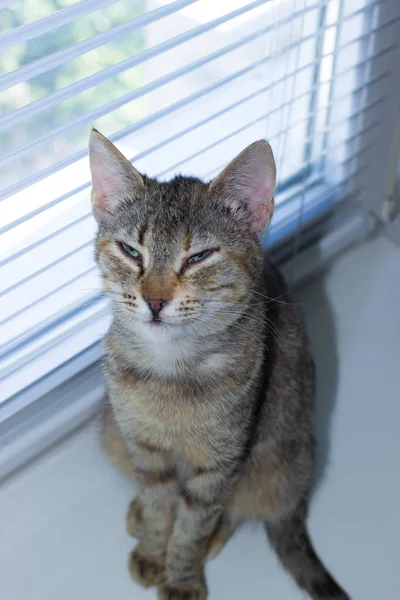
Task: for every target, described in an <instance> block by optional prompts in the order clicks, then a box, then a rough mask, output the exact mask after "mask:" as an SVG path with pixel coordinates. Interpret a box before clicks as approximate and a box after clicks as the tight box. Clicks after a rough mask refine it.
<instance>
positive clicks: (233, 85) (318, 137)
mask: <svg viewBox="0 0 400 600" xmlns="http://www.w3.org/2000/svg"><path fill="white" fill-rule="evenodd" d="M383 3H384V0H380V1H378V0H352V1H351V2H350V1H349V0H258V1H253V2H247V1H245V0H219V1H218V2H215V1H214V0H176V1H174V2H171V1H166V0H80V1H79V0H36V2H35V3H34V4H33V3H31V2H29V1H28V0H25V1H23V0H20V1H19V2H15V3H13V2H9V3H7V2H6V3H4V2H3V3H2V4H1V5H0V10H1V15H0V22H1V26H2V29H3V31H2V35H1V37H0V49H1V51H2V58H1V75H0V90H1V99H0V106H1V117H0V142H1V146H0V147H1V152H0V269H1V271H0V272H1V289H0V340H1V355H0V386H1V396H0V420H1V419H3V418H6V417H7V416H9V415H11V414H13V413H15V412H16V411H18V410H19V409H20V408H22V407H24V406H25V405H26V404H27V403H29V402H31V401H32V400H34V399H35V398H36V397H37V396H38V395H40V394H42V393H43V392H45V391H48V389H49V386H52V385H53V386H54V385H55V384H57V383H59V382H60V378H61V379H62V378H67V377H69V376H70V375H71V374H73V373H75V372H76V371H77V370H79V369H82V368H84V367H85V366H87V365H88V364H90V363H91V362H93V361H94V360H97V359H98V358H99V357H100V356H101V354H102V347H101V339H102V338H103V336H104V333H105V331H106V328H107V325H108V323H109V318H110V317H109V310H108V306H107V303H106V301H105V299H104V298H103V297H102V294H101V289H100V281H99V276H98V273H97V269H96V266H95V265H94V262H93V248H92V245H93V244H92V242H93V236H94V233H95V223H94V220H93V218H92V217H91V215H90V201H89V191H90V178H89V168H88V161H87V148H86V146H87V138H88V133H89V131H90V128H91V127H92V126H93V125H95V126H96V127H97V128H98V129H99V130H100V131H101V132H102V133H104V134H105V135H106V136H108V137H109V138H110V139H111V140H112V141H113V142H114V143H116V144H117V146H118V147H119V148H120V149H121V151H122V152H123V153H124V154H125V155H126V156H127V157H128V158H129V159H130V160H131V161H132V162H133V163H134V164H135V166H136V167H137V168H138V169H139V170H142V171H144V172H146V173H147V174H149V175H151V176H157V177H160V178H161V179H168V178H169V177H171V176H172V175H174V174H175V173H177V172H182V173H186V174H191V175H193V174H194V175H198V176H200V177H203V178H205V179H206V180H210V179H212V177H214V176H215V175H216V174H217V173H218V171H220V170H221V169H222V168H223V167H224V166H225V165H226V164H227V162H229V160H230V159H232V158H233V157H234V156H235V155H236V154H237V153H238V152H239V151H240V150H241V149H243V148H244V147H245V146H246V145H247V144H248V143H251V142H252V141H254V140H256V139H259V138H261V137H265V138H267V139H268V140H269V141H270V143H271V145H272V148H273V150H274V153H275V157H276V162H277V168H278V178H279V183H278V188H277V195H276V205H277V209H276V214H275V217H274V220H273V223H272V225H271V227H270V229H269V231H268V232H267V233H266V236H265V240H264V243H265V244H266V245H270V246H271V245H274V244H276V243H278V242H282V240H286V239H289V238H290V239H292V242H291V244H292V249H293V252H295V251H296V248H298V247H299V243H300V238H301V236H302V235H303V230H304V228H305V227H306V225H307V224H308V223H310V222H311V221H312V220H313V219H315V218H317V217H318V218H319V217H320V216H321V215H323V214H325V213H327V211H329V210H332V206H333V205H336V203H337V202H338V201H340V200H342V201H343V200H345V199H348V198H351V197H353V196H354V195H355V194H356V193H357V189H356V182H357V175H358V174H359V173H360V172H361V171H362V169H363V168H367V167H365V166H363V165H362V160H361V158H362V157H363V156H366V155H367V154H368V150H369V146H368V143H366V142H365V140H368V133H369V132H371V131H374V130H376V128H377V127H379V122H378V121H377V120H376V119H375V117H374V115H375V112H374V111H375V109H376V108H377V107H380V106H382V103H384V101H385V98H384V95H382V92H381V89H382V86H381V84H382V81H383V80H385V78H388V77H390V71H389V70H388V69H387V66H386V62H385V57H386V56H387V55H388V54H389V53H390V52H391V50H392V49H393V48H394V47H395V46H396V43H397V42H396V39H395V37H393V35H392V29H391V28H393V24H394V23H395V22H396V19H394V18H393V17H390V18H388V19H386V20H382V19H380V14H381V13H380V11H381V7H382V4H383ZM1 7H3V8H1ZM396 18H397V20H398V17H396ZM387 32H389V34H387ZM383 33H384V35H383ZM377 40H378V41H379V43H377ZM382 40H383V42H382ZM373 61H374V62H373ZM372 64H374V69H373V70H372V69H371V65H372ZM375 65H377V68H375ZM371 115H372V116H373V118H370V116H371ZM293 236H294V237H293Z"/></svg>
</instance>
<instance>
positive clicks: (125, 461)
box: [101, 405, 134, 479]
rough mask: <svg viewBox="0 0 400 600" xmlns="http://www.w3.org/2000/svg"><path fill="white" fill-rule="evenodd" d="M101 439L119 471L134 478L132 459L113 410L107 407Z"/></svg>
mask: <svg viewBox="0 0 400 600" xmlns="http://www.w3.org/2000/svg"><path fill="white" fill-rule="evenodd" d="M101 439H102V442H103V447H104V449H105V451H106V452H107V454H108V457H109V458H110V459H111V460H112V462H113V463H114V464H115V466H116V467H117V468H118V470H119V471H121V472H122V473H124V475H127V476H128V477H130V478H132V479H133V478H134V472H133V466H132V457H131V455H130V453H129V450H128V446H127V445H126V442H125V440H124V438H123V437H122V434H121V432H120V430H119V427H118V425H117V422H116V420H115V418H114V415H113V412H112V409H111V407H110V406H108V405H106V406H105V407H104V412H103V415H102V427H101Z"/></svg>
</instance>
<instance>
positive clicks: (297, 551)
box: [265, 507, 350, 600]
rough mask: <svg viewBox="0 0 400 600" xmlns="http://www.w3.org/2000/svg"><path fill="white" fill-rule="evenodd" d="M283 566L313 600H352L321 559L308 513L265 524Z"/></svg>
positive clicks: (300, 509) (299, 512) (301, 511)
mask: <svg viewBox="0 0 400 600" xmlns="http://www.w3.org/2000/svg"><path fill="white" fill-rule="evenodd" d="M265 527H266V530H267V533H268V536H269V538H270V540H271V543H272V545H273V547H274V549H275V551H276V553H277V555H278V556H279V558H280V560H281V562H282V564H283V565H284V566H285V567H286V569H287V570H288V571H289V572H290V573H291V575H292V576H293V577H294V579H295V580H296V581H297V583H298V585H299V586H300V587H301V588H303V589H304V590H306V591H307V592H308V594H309V595H310V596H311V598H312V599H313V600H350V596H348V594H346V592H345V591H344V590H342V588H341V587H340V586H339V585H338V584H337V583H336V581H335V580H334V579H333V577H332V576H331V575H330V573H328V571H327V570H326V569H325V567H324V565H323V564H322V562H321V561H320V559H319V558H318V556H317V554H316V552H315V550H314V548H313V545H312V542H311V540H310V537H309V535H308V531H307V527H306V524H305V511H304V510H302V508H300V507H299V508H298V509H297V510H296V511H295V512H294V513H293V514H292V515H291V516H290V517H287V518H284V519H281V520H279V521H277V522H267V523H266V524H265Z"/></svg>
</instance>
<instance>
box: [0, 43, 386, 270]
mask: <svg viewBox="0 0 400 600" xmlns="http://www.w3.org/2000/svg"><path fill="white" fill-rule="evenodd" d="M365 35H367V34H365ZM353 43H354V40H352V41H350V42H347V43H346V44H344V45H343V47H342V48H341V49H343V50H345V49H347V48H348V47H349V46H350V45H352V44H353ZM394 47H395V46H394V45H393V44H392V45H389V46H387V47H385V48H382V49H381V50H380V51H379V52H377V53H376V54H375V57H383V56H384V55H386V54H388V53H389V52H390V51H392V50H393V49H394ZM329 56H333V54H332V53H330V54H324V55H323V57H324V58H326V57H329ZM268 60H269V59H268V57H264V58H263V59H261V60H260V61H257V62H256V63H254V64H253V65H250V66H248V67H245V68H244V69H241V70H240V71H237V72H236V73H234V74H232V75H230V76H229V77H227V78H225V79H223V80H220V81H219V82H216V83H215V84H213V85H211V86H207V87H206V88H203V89H202V90H200V91H199V92H196V93H195V94H193V95H191V96H189V97H187V98H184V99H183V100H180V101H178V102H176V103H174V104H173V105H171V106H169V107H167V108H166V109H163V110H161V111H158V112H157V113H154V114H153V115H151V116H150V117H148V118H145V119H143V120H141V121H139V122H137V123H135V124H134V125H132V126H130V127H127V128H124V129H123V130H121V132H119V133H117V134H115V135H113V136H110V139H111V140H112V141H117V140H118V139H121V138H122V137H124V136H126V135H128V134H130V133H133V132H135V131H138V130H139V129H140V128H142V127H144V126H146V125H149V124H151V123H154V122H155V121H156V120H158V119H159V118H162V117H165V116H168V115H169V114H172V112H174V111H176V110H179V109H180V108H183V107H184V106H187V104H189V103H190V102H194V101H195V100H197V99H199V98H201V97H202V96H204V95H205V94H208V93H211V92H212V91H214V90H215V89H217V88H218V87H220V86H222V85H225V84H227V83H230V82H231V81H232V80H233V79H235V78H238V77H240V76H242V75H243V74H245V73H247V72H249V71H250V70H251V69H254V68H257V67H258V66H261V65H262V64H264V63H265V62H266V61H268ZM369 61H370V58H365V59H362V60H360V61H358V62H357V63H355V64H354V65H352V66H350V67H348V68H347V69H344V70H343V71H341V72H339V73H337V77H341V76H344V75H346V74H348V73H350V72H352V71H353V70H356V69H358V68H360V67H363V66H365V65H366V64H367V62H369ZM312 64H313V63H308V64H307V65H305V66H304V67H301V68H300V69H298V70H297V71H296V72H297V73H301V72H302V71H305V70H307V69H309V68H310V67H311V66H312ZM291 76H293V72H291V73H289V74H286V75H285V76H283V77H281V78H280V79H277V80H275V81H274V83H273V84H270V85H269V86H268V87H267V88H266V89H268V90H270V89H272V88H273V87H275V86H276V85H279V84H281V83H283V82H284V81H285V80H286V79H287V77H291ZM329 106H331V105H329ZM86 155H87V150H86V149H85V150H83V151H80V152H78V153H75V154H74V155H73V157H70V159H69V160H67V161H61V162H60V163H57V167H58V168H57V169H56V170H59V169H61V168H64V167H66V166H68V165H69V164H71V163H73V162H75V161H76V160H78V159H81V158H83V157H84V156H86ZM136 159H137V156H134V157H131V158H130V160H131V161H135V160H136ZM53 168H54V165H53V166H52V167H51V168H50V169H46V170H44V171H42V172H41V173H40V174H39V175H42V177H45V176H46V177H47V176H50V175H51V174H53V173H54V172H55V171H53V170H52V169H53ZM34 177H35V176H34ZM36 177H38V174H36ZM36 177H35V179H34V180H33V181H30V182H29V184H27V185H26V186H24V187H28V185H31V184H32V183H35V182H36V181H38V179H36ZM42 177H39V179H41V178H42ZM90 185H91V184H90V182H89V181H88V182H86V183H84V184H82V185H80V186H77V187H76V188H74V189H73V190H71V191H70V192H67V193H66V194H63V195H61V196H60V197H58V198H55V199H54V200H52V201H50V202H47V203H45V204H43V205H42V206H40V207H38V208H37V209H35V210H33V211H30V212H28V213H26V215H24V216H23V217H21V218H19V219H15V220H14V221H12V222H11V223H9V224H7V225H4V226H3V227H2V228H0V235H1V234H4V233H6V232H7V231H10V229H12V228H13V227H17V226H18V225H21V224H22V223H24V222H25V221H26V220H28V219H31V218H33V217H35V216H37V215H39V214H41V213H42V212H43V211H45V210H47V209H49V208H52V207H53V206H56V205H57V204H59V203H61V202H64V201H65V200H67V199H68V198H71V197H72V196H74V195H76V194H79V193H81V192H82V191H84V190H86V189H89V188H90ZM17 191H20V190H17ZM10 195H11V194H10ZM38 243H40V242H38ZM35 245H36V244H35ZM35 245H33V246H32V247H35ZM9 260H10V259H9V258H7V259H5V260H4V261H0V266H1V265H3V264H6V263H7V262H8V261H9Z"/></svg>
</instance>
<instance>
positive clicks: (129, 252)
mask: <svg viewBox="0 0 400 600" xmlns="http://www.w3.org/2000/svg"><path fill="white" fill-rule="evenodd" d="M120 246H121V248H122V250H123V251H124V252H125V254H127V255H128V256H130V258H133V260H136V261H137V262H141V261H142V255H141V254H140V252H138V251H137V250H135V248H132V246H129V244H125V243H124V242H120Z"/></svg>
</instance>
